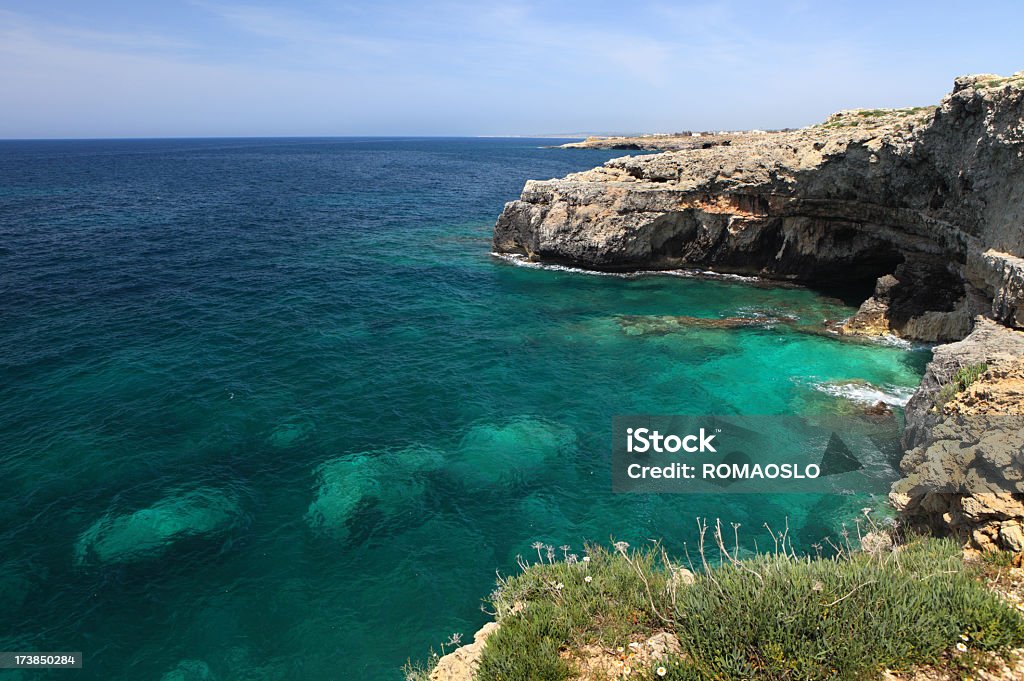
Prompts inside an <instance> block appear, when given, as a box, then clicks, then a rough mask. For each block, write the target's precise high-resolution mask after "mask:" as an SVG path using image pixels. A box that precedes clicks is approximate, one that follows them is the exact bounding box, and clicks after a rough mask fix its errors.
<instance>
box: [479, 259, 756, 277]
mask: <svg viewBox="0 0 1024 681" xmlns="http://www.w3.org/2000/svg"><path fill="white" fill-rule="evenodd" d="M491 255H492V256H493V257H495V258H497V259H499V260H504V261H505V262H507V263H509V264H512V265H515V266H517V267H527V268H530V269H535V270H550V271H553V272H572V273H574V274H590V275H593V276H596V277H617V278H619V279H636V278H638V277H652V276H665V277H683V278H685V279H727V280H729V281H748V282H755V281H756V282H759V281H761V279H759V278H758V277H747V276H744V275H742V274H726V273H724V272H713V271H711V270H701V269H696V268H693V269H689V268H687V269H675V270H635V271H630V272H606V271H604V270H588V269H586V268H584V267H573V266H571V265H557V264H554V263H546V262H536V261H533V260H530V259H529V258H528V257H526V256H525V255H522V254H521V253H495V252H492V253H491Z"/></svg>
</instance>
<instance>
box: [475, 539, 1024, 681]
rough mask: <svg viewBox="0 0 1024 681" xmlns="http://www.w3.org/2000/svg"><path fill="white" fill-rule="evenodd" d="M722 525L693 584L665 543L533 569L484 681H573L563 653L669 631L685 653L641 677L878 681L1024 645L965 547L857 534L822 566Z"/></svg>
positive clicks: (482, 672) (514, 591)
mask: <svg viewBox="0 0 1024 681" xmlns="http://www.w3.org/2000/svg"><path fill="white" fill-rule="evenodd" d="M708 529H709V528H708V527H707V525H706V524H704V525H703V526H702V530H701V536H702V538H703V537H704V535H705V533H706V532H707V530H708ZM711 530H712V533H713V536H714V539H715V542H716V545H717V547H716V548H715V549H712V551H713V552H715V553H717V554H718V555H720V556H721V558H720V559H717V560H715V561H714V562H715V563H716V565H715V566H714V567H712V566H711V565H709V559H708V558H707V557H706V554H710V553H712V551H707V552H706V551H705V547H704V542H703V539H702V541H701V546H700V548H699V562H700V566H701V567H700V569H699V570H696V572H697V574H696V575H695V576H693V577H692V578H691V575H690V574H689V573H688V572H687V571H685V570H683V569H682V568H681V567H680V566H679V565H677V564H675V563H673V562H672V561H671V560H670V559H669V558H668V556H667V555H666V553H665V552H664V551H663V550H661V549H660V548H659V547H657V546H654V547H652V548H649V549H644V550H639V551H637V550H631V549H630V548H629V547H628V545H626V544H624V543H619V544H616V545H615V548H614V549H612V550H608V549H605V548H601V547H589V549H588V551H589V553H588V556H587V557H586V558H584V559H582V560H574V559H572V557H571V556H570V557H569V559H567V560H565V561H551V560H550V557H549V562H548V563H546V564H545V563H544V562H543V560H542V561H541V562H540V563H537V564H535V565H530V566H527V565H526V564H525V563H523V564H522V565H523V567H524V570H523V572H522V573H521V574H519V575H517V576H514V577H511V578H508V579H503V580H499V587H498V589H497V590H496V591H495V592H494V593H493V594H492V595H491V602H492V604H493V606H494V608H495V612H496V615H497V617H498V620H499V622H500V623H501V628H500V629H499V630H498V631H497V632H496V633H495V634H493V635H492V636H491V638H489V639H488V642H487V645H486V647H485V649H484V653H483V657H482V659H481V661H480V668H479V671H478V673H477V678H478V679H479V681H499V680H500V681H517V680H522V681H527V680H530V681H544V680H562V679H567V678H570V677H571V675H572V673H573V669H572V664H573V662H572V660H571V659H565V658H564V657H562V656H560V655H559V652H560V651H564V650H567V649H568V650H578V649H579V648H580V647H581V646H584V645H588V644H598V645H600V646H602V647H604V648H605V649H606V650H607V649H617V650H619V651H622V650H623V648H622V647H623V646H628V645H629V643H630V642H631V641H639V640H643V639H644V638H647V637H650V636H652V635H653V634H655V633H657V632H662V631H667V632H673V633H674V634H675V635H676V636H677V637H678V639H679V641H680V644H681V652H680V653H679V654H678V655H673V656H671V657H670V658H668V659H662V660H660V661H657V662H652V661H650V660H648V661H647V662H646V663H645V665H644V666H643V667H641V668H637V667H636V666H634V668H633V669H632V675H631V676H630V678H649V679H657V678H662V677H664V678H668V679H677V680H679V679H682V680H685V681H696V680H697V679H720V680H726V679H750V680H754V679H770V680H782V679H786V680H789V679H803V680H806V681H810V680H813V679H826V678H828V679H834V678H840V679H867V678H874V677H875V676H876V675H877V673H878V671H879V670H880V669H882V668H883V667H888V668H891V669H905V668H908V667H910V666H912V665H916V664H925V663H934V662H936V661H937V660H939V659H940V658H942V656H944V655H946V654H948V653H950V651H952V650H954V649H955V647H956V648H959V649H960V650H962V651H964V652H963V653H962V654H958V657H957V661H956V664H958V665H960V666H963V665H965V664H966V665H968V667H970V666H972V665H974V664H976V663H975V662H974V660H980V659H981V657H982V656H981V654H980V652H979V651H988V650H999V649H1003V648H1005V647H1009V646H1013V645H1020V644H1021V643H1022V642H1024V620H1022V618H1021V617H1020V616H1019V615H1018V614H1017V613H1016V612H1015V611H1013V610H1012V609H1011V608H1009V607H1008V606H1006V605H1005V604H1003V603H1002V602H1001V601H1000V600H999V598H998V597H997V596H995V595H994V594H992V593H991V592H989V591H988V590H987V589H986V588H985V587H984V586H983V585H982V584H981V583H980V582H979V581H978V580H977V579H976V576H977V575H976V573H975V572H974V570H975V569H977V568H972V567H969V566H966V565H965V564H964V563H963V561H962V558H961V556H960V549H959V547H958V546H957V545H956V544H955V543H954V542H952V541H947V540H938V539H926V538H914V539H913V540H911V541H910V542H909V543H907V544H906V545H904V546H901V547H898V548H893V547H892V546H891V544H890V542H889V540H888V535H885V534H882V533H878V532H875V533H873V534H871V535H867V536H865V538H864V539H865V541H864V542H863V545H864V546H865V547H871V549H872V550H871V552H867V551H860V550H858V551H853V550H851V549H850V548H849V540H847V545H846V547H839V546H836V545H834V544H831V546H832V548H833V549H835V551H836V553H835V555H834V556H832V557H821V556H818V557H814V558H811V557H806V556H803V557H801V556H797V555H796V554H795V553H794V552H793V550H792V548H791V546H789V545H788V544H787V540H786V539H785V534H782V535H779V534H773V535H772V537H773V538H774V539H776V550H775V552H774V553H770V554H759V555H755V556H753V557H749V558H743V559H740V558H739V549H738V539H737V542H736V543H737V547H736V548H735V549H732V551H731V552H730V549H727V548H726V547H725V545H724V542H723V540H722V530H721V527H720V525H717V524H716V526H715V527H714V528H711ZM879 537H882V538H883V539H882V540H879ZM730 539H731V537H730ZM780 539H781V542H780V541H779V540H780ZM538 553H539V551H538ZM673 575H675V576H676V577H675V578H673ZM683 575H685V576H686V579H681V578H680V577H681V576H683ZM689 582H692V583H689ZM958 644H959V645H958ZM972 651H973V652H972ZM972 656H973V657H972ZM977 664H980V662H977ZM659 666H661V667H663V668H662V669H661V670H659V671H660V672H661V673H660V674H659V673H656V672H655V669H656V668H657V667H659Z"/></svg>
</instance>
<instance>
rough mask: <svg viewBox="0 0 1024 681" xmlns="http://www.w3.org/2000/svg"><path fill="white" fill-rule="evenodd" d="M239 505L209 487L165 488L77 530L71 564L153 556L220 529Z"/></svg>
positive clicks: (236, 517)
mask: <svg viewBox="0 0 1024 681" xmlns="http://www.w3.org/2000/svg"><path fill="white" fill-rule="evenodd" d="M242 515H243V514H242V510H241V508H240V507H239V504H238V500H237V499H236V497H235V496H234V495H233V494H230V493H226V492H222V491H220V490H216V489H211V488H206V487H203V488H199V489H194V490H189V491H184V492H176V493H171V494H168V495H167V496H165V497H164V498H163V499H161V500H160V501H158V502H157V503H155V504H153V505H152V506H149V507H147V508H143V509H140V510H137V511H134V512H132V513H124V514H120V515H116V514H113V513H108V514H106V515H104V516H103V517H102V518H100V519H99V520H97V521H96V522H95V523H93V524H92V526H90V527H89V528H88V529H87V530H86V531H85V532H83V533H82V534H81V536H80V537H79V539H78V542H77V544H76V545H75V564H76V565H84V564H87V563H90V562H97V563H129V562H134V561H139V560H145V559H147V558H152V557H155V556H156V555H158V554H160V553H162V552H163V551H165V550H166V549H168V548H169V547H170V546H171V545H172V544H173V543H174V542H176V541H178V540H181V539H184V538H186V537H194V536H199V535H215V534H220V533H223V532H225V531H227V530H229V529H231V528H232V527H233V526H235V525H236V524H238V522H240V520H241V519H242Z"/></svg>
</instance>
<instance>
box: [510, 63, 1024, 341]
mask: <svg viewBox="0 0 1024 681" xmlns="http://www.w3.org/2000/svg"><path fill="white" fill-rule="evenodd" d="M1022 121H1024V72H1022V73H1021V74H1017V75H1015V76H1013V77H1010V78H1005V79H1004V78H998V77H995V76H981V77H967V78H960V79H957V81H956V83H955V85H954V89H953V91H952V92H951V93H950V94H949V95H948V96H947V97H946V98H945V99H943V101H942V102H941V103H940V105H939V106H938V107H924V108H917V109H907V110H876V111H845V112H840V113H839V114H836V115H834V116H833V117H831V118H830V119H829V120H828V121H826V122H825V123H823V124H822V125H818V126H813V127H810V128H804V129H801V130H796V131H788V132H774V133H764V132H760V131H754V132H749V133H729V134H726V135H700V136H693V135H678V136H671V137H655V138H651V137H642V138H630V139H629V140H623V139H618V140H614V141H610V142H603V141H600V140H588V141H587V142H585V143H582V145H581V146H607V147H612V148H621V147H623V146H624V145H630V146H629V148H641V149H650V148H662V149H670V151H665V152H663V153H660V154H654V155H647V156H638V157H628V156H627V157H622V158H616V159H613V160H611V161H608V162H607V163H606V164H605V165H604V166H603V167H601V168H595V169H593V170H589V171H585V172H582V173H574V174H571V175H568V176H567V177H564V178H561V179H554V180H545V181H529V182H527V183H526V186H525V187H524V188H523V191H522V195H521V196H520V198H519V200H517V201H512V202H510V203H508V204H507V205H506V206H505V210H504V212H503V213H502V215H501V217H500V218H499V219H498V222H497V224H496V225H495V228H494V250H495V251H497V252H500V253H518V254H523V255H526V256H528V257H530V258H534V259H539V260H547V261H552V262H562V263H570V264H574V265H577V266H582V267H590V268H596V269H607V270H629V269H637V268H645V269H651V268H666V269H667V268H676V267H684V266H685V267H703V268H711V269H714V270H716V271H720V272H732V273H738V274H747V275H756V276H761V277H767V278H773V279H786V280H793V281H799V282H805V283H810V284H815V285H821V286H829V287H842V288H850V289H860V288H866V287H871V286H874V285H875V282H876V281H877V280H879V278H882V281H880V282H879V288H881V289H882V291H881V292H882V293H884V295H883V296H878V295H876V296H875V297H874V302H873V303H872V304H871V305H869V306H868V307H867V308H865V309H863V310H862V314H861V315H858V316H859V319H858V320H857V321H855V322H853V323H851V325H850V326H849V327H848V331H850V332H853V331H856V330H857V327H858V326H859V327H860V331H862V332H866V333H897V334H900V335H903V336H906V337H910V338H919V339H922V340H930V341H946V340H952V339H955V338H959V337H962V336H963V335H964V334H965V333H966V332H967V331H968V330H969V327H970V321H971V318H972V317H973V316H974V315H976V314H977V313H979V312H984V313H987V314H990V315H992V316H993V317H994V318H995V319H997V320H999V321H1002V322H1004V323H1006V324H1010V325H1018V324H1022V323H1024V260H1022V258H1024V122H1022ZM893 279H895V281H893ZM876 293H878V291H876Z"/></svg>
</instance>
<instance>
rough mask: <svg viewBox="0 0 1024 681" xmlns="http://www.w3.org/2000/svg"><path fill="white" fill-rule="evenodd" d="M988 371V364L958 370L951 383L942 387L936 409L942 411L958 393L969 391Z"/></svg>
mask: <svg viewBox="0 0 1024 681" xmlns="http://www.w3.org/2000/svg"><path fill="white" fill-rule="evenodd" d="M986 371H988V364H984V363H982V364H971V365H970V366H964V367H960V368H959V369H957V370H956V373H955V374H953V378H951V379H950V381H949V383H947V384H945V385H944V386H942V388H940V389H939V392H938V394H937V395H936V396H935V407H936V409H942V407H943V405H945V404H946V403H947V402H949V401H950V400H952V399H953V398H954V397H956V395H957V394H958V393H962V392H963V391H965V390H967V388H969V387H970V386H971V384H972V383H974V382H975V381H976V380H978V378H979V377H980V376H981V375H982V374H983V373H985V372H986Z"/></svg>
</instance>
